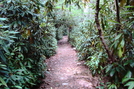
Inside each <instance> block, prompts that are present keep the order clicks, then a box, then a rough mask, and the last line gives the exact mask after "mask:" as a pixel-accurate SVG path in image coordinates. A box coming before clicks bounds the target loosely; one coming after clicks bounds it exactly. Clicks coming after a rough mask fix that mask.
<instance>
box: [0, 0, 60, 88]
mask: <svg viewBox="0 0 134 89" xmlns="http://www.w3.org/2000/svg"><path fill="white" fill-rule="evenodd" d="M0 4H1V5H0V6H1V9H0V10H1V12H0V13H1V14H0V17H6V18H7V19H5V18H0V20H1V21H0V31H1V33H0V87H1V88H2V89H30V88H32V87H33V86H35V85H36V83H39V82H40V81H39V80H38V79H39V78H40V77H44V72H45V71H46V65H45V63H44V60H45V59H46V57H50V56H52V55H54V54H55V50H56V46H57V40H56V39H55V36H56V30H55V28H53V25H52V24H53V23H50V22H46V20H48V19H46V17H47V16H46V15H44V16H43V14H44V13H41V12H42V11H44V10H45V8H44V7H42V6H43V5H42V4H41V3H40V1H39V0H4V1H0ZM46 9H48V8H47V7H46ZM42 19H43V20H42ZM43 24H44V26H42V25H43ZM37 71H38V72H37Z"/></svg>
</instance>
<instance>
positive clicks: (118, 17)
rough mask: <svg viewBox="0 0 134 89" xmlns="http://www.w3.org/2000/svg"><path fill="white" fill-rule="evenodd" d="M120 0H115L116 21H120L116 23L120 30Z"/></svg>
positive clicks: (117, 28)
mask: <svg viewBox="0 0 134 89" xmlns="http://www.w3.org/2000/svg"><path fill="white" fill-rule="evenodd" d="M118 2H119V1H118V0H115V8H116V21H117V22H118V23H119V24H117V25H116V30H117V31H119V30H120V27H121V26H120V8H119V5H118Z"/></svg>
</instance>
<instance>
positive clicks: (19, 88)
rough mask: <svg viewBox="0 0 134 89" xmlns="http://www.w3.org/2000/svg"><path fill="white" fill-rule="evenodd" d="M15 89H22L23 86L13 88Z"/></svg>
mask: <svg viewBox="0 0 134 89" xmlns="http://www.w3.org/2000/svg"><path fill="white" fill-rule="evenodd" d="M13 87H14V88H17V89H22V87H21V86H13Z"/></svg>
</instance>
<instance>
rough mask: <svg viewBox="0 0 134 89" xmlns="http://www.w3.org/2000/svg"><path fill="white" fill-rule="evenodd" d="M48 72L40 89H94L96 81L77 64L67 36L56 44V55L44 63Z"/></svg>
mask: <svg viewBox="0 0 134 89" xmlns="http://www.w3.org/2000/svg"><path fill="white" fill-rule="evenodd" d="M46 63H47V66H48V72H47V73H46V79H44V80H43V81H44V84H42V85H41V87H40V89H96V88H95V86H96V85H97V82H98V79H97V78H96V77H92V75H91V73H90V71H89V69H88V68H87V67H85V66H84V65H83V62H79V61H78V58H77V56H76V52H75V50H74V49H73V48H71V45H70V44H69V43H68V42H67V36H64V37H63V39H62V40H60V41H59V42H58V48H57V54H56V55H55V56H53V57H51V58H50V59H47V61H46Z"/></svg>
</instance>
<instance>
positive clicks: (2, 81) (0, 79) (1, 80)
mask: <svg viewBox="0 0 134 89" xmlns="http://www.w3.org/2000/svg"><path fill="white" fill-rule="evenodd" d="M0 82H1V83H2V84H3V85H5V86H6V87H7V84H6V82H5V81H4V80H3V79H2V78H1V77H0Z"/></svg>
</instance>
